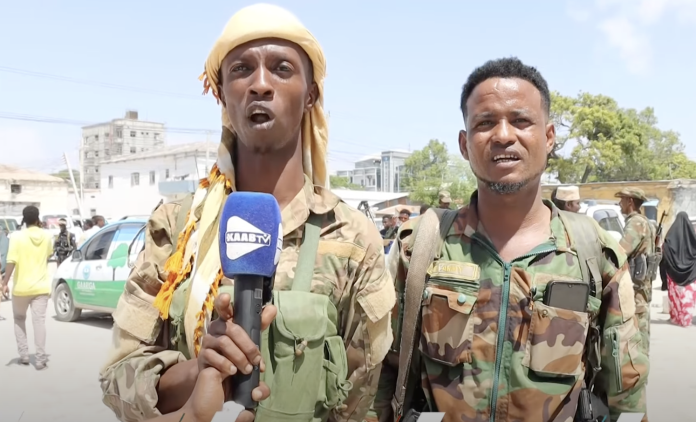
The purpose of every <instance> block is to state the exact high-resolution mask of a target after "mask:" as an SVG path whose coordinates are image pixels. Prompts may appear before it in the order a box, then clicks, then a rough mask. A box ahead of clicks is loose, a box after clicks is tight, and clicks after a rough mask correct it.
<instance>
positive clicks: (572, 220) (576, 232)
mask: <svg viewBox="0 0 696 422" xmlns="http://www.w3.org/2000/svg"><path fill="white" fill-rule="evenodd" d="M560 217H561V221H563V225H564V226H565V228H566V230H567V231H568V236H569V237H570V246H571V248H573V249H574V250H575V252H576V253H577V254H578V261H579V262H580V271H581V273H582V279H583V280H584V281H586V282H587V283H589V284H590V287H591V288H592V295H593V296H595V297H597V298H600V299H601V297H602V273H601V271H600V270H599V267H600V264H601V262H602V258H603V256H604V255H603V252H602V244H601V243H600V242H599V233H598V232H597V226H596V225H595V222H594V221H593V220H592V219H591V218H590V217H587V216H586V215H583V214H577V213H574V212H568V211H560Z"/></svg>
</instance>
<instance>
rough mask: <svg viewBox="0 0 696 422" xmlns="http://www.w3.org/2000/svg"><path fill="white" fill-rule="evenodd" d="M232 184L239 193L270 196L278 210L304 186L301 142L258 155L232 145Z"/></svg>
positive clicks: (239, 144) (247, 149) (242, 147)
mask: <svg viewBox="0 0 696 422" xmlns="http://www.w3.org/2000/svg"><path fill="white" fill-rule="evenodd" d="M235 145H236V157H235V163H234V165H235V182H236V185H237V190H238V191H242V192H262V193H269V194H271V195H273V196H274V197H275V199H276V201H278V205H279V206H280V209H281V210H282V209H283V208H285V206H286V205H288V204H289V203H290V201H292V200H293V199H294V198H295V196H296V195H297V193H298V192H299V191H300V190H301V189H302V187H303V186H304V172H303V167H302V141H301V139H300V137H299V135H298V139H297V142H290V143H288V146H287V147H284V148H282V149H280V150H275V151H272V152H270V153H263V154H260V153H258V152H254V151H252V150H251V149H249V148H247V147H245V146H244V144H243V143H242V142H239V141H238V142H236V143H235Z"/></svg>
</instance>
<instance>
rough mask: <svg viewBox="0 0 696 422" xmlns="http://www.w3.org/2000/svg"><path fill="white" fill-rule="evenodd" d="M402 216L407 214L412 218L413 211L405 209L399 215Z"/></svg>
mask: <svg viewBox="0 0 696 422" xmlns="http://www.w3.org/2000/svg"><path fill="white" fill-rule="evenodd" d="M401 214H406V215H408V216H409V217H410V216H411V211H409V210H408V209H406V208H404V209H402V210H401V211H399V215H401Z"/></svg>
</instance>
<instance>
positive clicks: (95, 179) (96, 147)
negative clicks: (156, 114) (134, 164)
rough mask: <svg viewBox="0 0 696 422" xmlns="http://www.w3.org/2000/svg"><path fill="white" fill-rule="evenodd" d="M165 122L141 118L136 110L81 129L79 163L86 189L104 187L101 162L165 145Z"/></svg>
mask: <svg viewBox="0 0 696 422" xmlns="http://www.w3.org/2000/svg"><path fill="white" fill-rule="evenodd" d="M164 138H165V127H164V124H163V123H155V122H146V121H143V120H138V112H137V111H127V112H126V114H125V117H123V118H121V119H113V120H112V121H110V122H106V123H99V124H96V125H90V126H85V127H83V128H82V142H81V154H80V164H81V168H82V175H83V183H84V188H85V189H101V188H102V186H101V179H102V177H101V175H100V173H101V163H102V162H104V161H109V160H112V159H115V158H119V157H124V156H125V157H127V156H132V155H135V154H138V153H142V152H146V151H150V150H153V149H156V148H161V147H163V146H164V140H165V139H164Z"/></svg>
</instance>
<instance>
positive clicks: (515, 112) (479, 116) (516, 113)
mask: <svg viewBox="0 0 696 422" xmlns="http://www.w3.org/2000/svg"><path fill="white" fill-rule="evenodd" d="M510 114H512V115H513V116H515V117H520V116H529V115H530V112H529V110H527V109H515V110H512V111H510ZM494 116H495V113H493V112H491V111H484V112H483V113H478V114H476V115H474V116H473V118H474V119H476V120H479V119H490V118H491V117H494Z"/></svg>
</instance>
